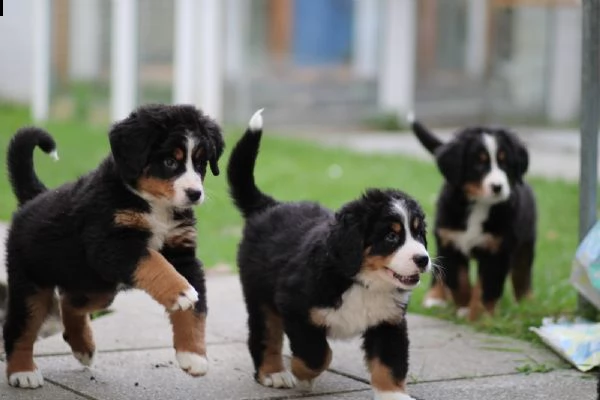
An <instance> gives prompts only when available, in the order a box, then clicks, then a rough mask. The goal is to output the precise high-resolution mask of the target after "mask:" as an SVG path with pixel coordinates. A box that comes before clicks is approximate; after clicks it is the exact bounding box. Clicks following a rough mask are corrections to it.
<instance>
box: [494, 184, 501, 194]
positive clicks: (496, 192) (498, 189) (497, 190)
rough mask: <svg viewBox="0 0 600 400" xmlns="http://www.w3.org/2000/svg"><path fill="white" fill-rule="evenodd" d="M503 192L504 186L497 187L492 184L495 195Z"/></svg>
mask: <svg viewBox="0 0 600 400" xmlns="http://www.w3.org/2000/svg"><path fill="white" fill-rule="evenodd" d="M501 191H502V185H497V184H495V183H492V192H494V194H498V193H500V192H501Z"/></svg>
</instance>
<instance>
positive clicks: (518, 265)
mask: <svg viewBox="0 0 600 400" xmlns="http://www.w3.org/2000/svg"><path fill="white" fill-rule="evenodd" d="M534 256H535V244H534V243H526V244H524V245H522V246H520V247H519V248H518V249H517V251H516V252H515V254H514V255H513V258H512V260H511V273H510V275H511V280H512V285H513V289H514V293H515V299H516V300H517V301H521V300H523V299H524V298H528V297H530V296H531V274H532V270H533V259H534Z"/></svg>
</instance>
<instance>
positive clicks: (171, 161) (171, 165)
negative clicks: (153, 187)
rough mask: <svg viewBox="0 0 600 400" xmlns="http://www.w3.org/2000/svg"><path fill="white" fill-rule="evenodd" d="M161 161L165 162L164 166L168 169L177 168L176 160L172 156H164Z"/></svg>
mask: <svg viewBox="0 0 600 400" xmlns="http://www.w3.org/2000/svg"><path fill="white" fill-rule="evenodd" d="M163 163H164V164H165V167H167V168H169V169H175V168H177V161H176V160H175V159H174V158H173V157H168V158H165V160H164V161H163Z"/></svg>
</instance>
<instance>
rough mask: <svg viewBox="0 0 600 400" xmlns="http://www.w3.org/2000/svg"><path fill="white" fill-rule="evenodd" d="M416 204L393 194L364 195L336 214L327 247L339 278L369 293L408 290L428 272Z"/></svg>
mask: <svg viewBox="0 0 600 400" xmlns="http://www.w3.org/2000/svg"><path fill="white" fill-rule="evenodd" d="M425 235H426V226H425V216H424V214H423V211H422V210H421V207H420V206H419V204H418V203H417V202H416V201H415V200H413V199H412V198H411V197H409V196H408V195H406V194H405V193H403V192H400V191H398V190H392V189H388V190H378V189H370V190H368V191H367V192H366V193H365V194H364V195H363V196H362V197H361V198H360V199H358V200H356V201H354V202H351V203H348V204H347V205H345V206H344V207H343V208H341V209H340V210H339V211H338V212H337V213H336V223H335V226H334V228H333V234H332V237H331V238H330V240H331V243H330V247H332V248H333V252H334V254H336V255H337V257H338V258H339V261H340V262H339V263H338V264H339V266H340V267H339V268H340V270H341V271H340V272H342V273H343V274H344V275H345V276H347V277H349V278H351V279H354V280H356V281H359V282H361V283H363V284H365V285H367V286H369V287H388V288H394V287H395V288H400V289H404V290H411V289H413V288H415V287H416V286H417V285H418V284H419V282H420V275H421V274H422V273H423V272H427V271H429V270H430V269H431V260H430V259H429V254H428V253H427V241H426V238H425Z"/></svg>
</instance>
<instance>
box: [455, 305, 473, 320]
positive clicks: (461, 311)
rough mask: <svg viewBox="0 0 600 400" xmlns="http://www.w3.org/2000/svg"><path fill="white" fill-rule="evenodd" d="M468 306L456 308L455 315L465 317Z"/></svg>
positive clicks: (467, 312) (467, 313)
mask: <svg viewBox="0 0 600 400" xmlns="http://www.w3.org/2000/svg"><path fill="white" fill-rule="evenodd" d="M469 312H470V310H469V307H460V308H459V309H458V310H456V316H457V317H458V318H466V317H467V316H468V315H469Z"/></svg>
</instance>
